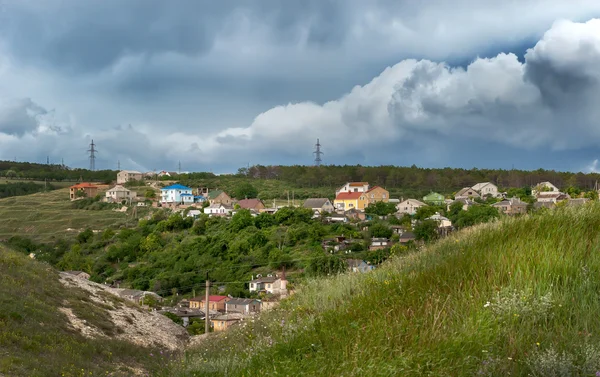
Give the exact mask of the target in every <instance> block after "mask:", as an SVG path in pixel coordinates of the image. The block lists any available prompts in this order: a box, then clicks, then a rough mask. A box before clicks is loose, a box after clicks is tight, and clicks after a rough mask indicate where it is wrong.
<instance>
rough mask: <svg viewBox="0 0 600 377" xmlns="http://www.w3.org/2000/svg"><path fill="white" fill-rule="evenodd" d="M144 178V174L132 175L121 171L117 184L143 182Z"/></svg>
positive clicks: (118, 174)
mask: <svg viewBox="0 0 600 377" xmlns="http://www.w3.org/2000/svg"><path fill="white" fill-rule="evenodd" d="M142 178H143V174H142V173H130V172H126V171H121V172H119V173H117V184H121V183H126V182H129V181H141V180H142Z"/></svg>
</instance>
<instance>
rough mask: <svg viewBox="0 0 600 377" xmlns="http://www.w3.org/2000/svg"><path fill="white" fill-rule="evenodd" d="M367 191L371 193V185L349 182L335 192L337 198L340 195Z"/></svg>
mask: <svg viewBox="0 0 600 377" xmlns="http://www.w3.org/2000/svg"><path fill="white" fill-rule="evenodd" d="M367 191H369V184H368V183H367V182H348V183H346V184H345V185H343V186H342V187H340V188H338V189H337V190H335V196H338V194H340V193H349V192H367Z"/></svg>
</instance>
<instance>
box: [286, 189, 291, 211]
mask: <svg viewBox="0 0 600 377" xmlns="http://www.w3.org/2000/svg"><path fill="white" fill-rule="evenodd" d="M286 192H287V197H288V207H289V206H290V190H287V191H286Z"/></svg>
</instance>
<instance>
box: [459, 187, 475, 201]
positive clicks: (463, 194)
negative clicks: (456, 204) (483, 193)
mask: <svg viewBox="0 0 600 377" xmlns="http://www.w3.org/2000/svg"><path fill="white" fill-rule="evenodd" d="M479 197H480V195H479V193H478V192H477V191H476V190H475V189H473V188H472V187H465V188H463V189H461V190H460V191H459V192H457V193H456V195H454V199H455V200H458V199H470V198H479Z"/></svg>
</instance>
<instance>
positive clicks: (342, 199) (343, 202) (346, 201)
mask: <svg viewBox="0 0 600 377" xmlns="http://www.w3.org/2000/svg"><path fill="white" fill-rule="evenodd" d="M367 205H368V201H367V194H366V193H365V192H340V193H339V194H337V196H336V197H335V200H334V201H333V206H334V207H335V209H338V210H344V211H349V210H351V209H356V210H359V211H363V210H364V209H365V207H366V206H367Z"/></svg>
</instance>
